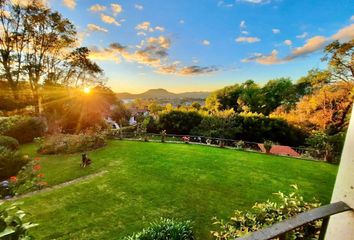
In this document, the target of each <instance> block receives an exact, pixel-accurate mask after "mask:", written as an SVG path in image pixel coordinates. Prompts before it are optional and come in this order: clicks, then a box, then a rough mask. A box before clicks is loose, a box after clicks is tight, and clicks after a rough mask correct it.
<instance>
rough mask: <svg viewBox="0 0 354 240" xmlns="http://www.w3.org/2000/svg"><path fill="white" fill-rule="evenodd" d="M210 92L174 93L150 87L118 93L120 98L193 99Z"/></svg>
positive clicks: (204, 96)
mask: <svg viewBox="0 0 354 240" xmlns="http://www.w3.org/2000/svg"><path fill="white" fill-rule="evenodd" d="M209 94H210V92H184V93H172V92H169V91H167V90H166V89H163V88H157V89H150V90H148V91H146V92H143V93H139V94H132V93H127V92H123V93H117V96H118V98H120V99H135V98H142V99H180V98H193V99H205V98H206V97H207V96H208V95H209Z"/></svg>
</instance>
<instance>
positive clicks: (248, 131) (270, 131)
mask: <svg viewBox="0 0 354 240" xmlns="http://www.w3.org/2000/svg"><path fill="white" fill-rule="evenodd" d="M143 124H144V125H145V127H146V130H147V132H151V133H159V132H160V131H161V130H166V131H167V133H171V134H191V135H199V136H205V137H215V138H227V139H242V140H244V141H250V142H264V141H265V140H271V141H273V142H277V143H280V144H284V145H290V146H299V145H303V144H304V143H305V139H306V137H307V135H306V134H305V133H304V132H303V131H302V130H300V129H299V128H296V127H294V126H292V125H290V124H288V123H287V122H285V121H283V120H281V119H274V118H269V117H264V116H261V115H256V116H243V115H239V114H232V115H229V116H215V115H207V116H203V115H201V114H199V113H198V112H195V111H179V110H173V111H169V112H163V113H161V114H160V115H159V117H158V120H155V119H154V118H152V117H148V118H146V119H145V120H144V123H143Z"/></svg>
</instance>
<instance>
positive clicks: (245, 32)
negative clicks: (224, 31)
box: [241, 31, 249, 35]
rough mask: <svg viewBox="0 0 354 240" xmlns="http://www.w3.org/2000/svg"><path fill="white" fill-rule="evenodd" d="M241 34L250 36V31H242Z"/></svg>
mask: <svg viewBox="0 0 354 240" xmlns="http://www.w3.org/2000/svg"><path fill="white" fill-rule="evenodd" d="M241 33H242V34H244V35H248V34H249V32H248V31H241Z"/></svg>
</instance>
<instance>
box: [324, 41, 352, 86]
mask: <svg viewBox="0 0 354 240" xmlns="http://www.w3.org/2000/svg"><path fill="white" fill-rule="evenodd" d="M322 60H324V61H328V67H329V70H330V71H331V73H332V76H333V79H334V80H340V81H344V82H349V81H354V39H352V40H350V41H349V42H345V43H340V42H339V41H334V42H332V43H331V44H329V45H328V46H326V48H325V56H324V57H323V58H322Z"/></svg>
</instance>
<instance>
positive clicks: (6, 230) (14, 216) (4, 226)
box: [0, 202, 37, 240]
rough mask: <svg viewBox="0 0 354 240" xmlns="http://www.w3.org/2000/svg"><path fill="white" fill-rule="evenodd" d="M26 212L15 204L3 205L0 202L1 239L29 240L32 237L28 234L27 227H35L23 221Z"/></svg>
mask: <svg viewBox="0 0 354 240" xmlns="http://www.w3.org/2000/svg"><path fill="white" fill-rule="evenodd" d="M25 217H26V213H25V212H24V211H22V210H21V209H20V208H19V207H18V205H17V204H12V205H10V206H7V207H5V204H4V202H0V239H2V240H30V239H34V238H32V237H31V236H30V235H29V234H28V229H30V228H33V227H36V226H37V224H33V223H30V222H26V221H25Z"/></svg>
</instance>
